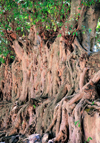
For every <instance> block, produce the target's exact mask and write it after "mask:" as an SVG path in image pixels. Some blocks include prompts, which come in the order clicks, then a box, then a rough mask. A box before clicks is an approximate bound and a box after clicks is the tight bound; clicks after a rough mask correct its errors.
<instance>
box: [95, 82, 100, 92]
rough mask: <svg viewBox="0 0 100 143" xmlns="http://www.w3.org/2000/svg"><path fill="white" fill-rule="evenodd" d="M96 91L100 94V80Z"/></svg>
mask: <svg viewBox="0 0 100 143" xmlns="http://www.w3.org/2000/svg"><path fill="white" fill-rule="evenodd" d="M96 91H97V93H98V95H99V94H100V80H99V81H98V82H97V83H96Z"/></svg>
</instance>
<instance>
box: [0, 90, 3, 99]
mask: <svg viewBox="0 0 100 143" xmlns="http://www.w3.org/2000/svg"><path fill="white" fill-rule="evenodd" d="M2 100H3V93H2V90H1V89H0V101H2Z"/></svg>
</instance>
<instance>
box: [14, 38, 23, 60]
mask: <svg viewBox="0 0 100 143" xmlns="http://www.w3.org/2000/svg"><path fill="white" fill-rule="evenodd" d="M12 47H13V48H14V50H15V53H16V55H17V56H18V58H20V59H21V60H22V58H23V53H24V51H23V49H22V48H21V47H20V45H19V44H18V41H17V40H15V41H14V42H13V46H12Z"/></svg>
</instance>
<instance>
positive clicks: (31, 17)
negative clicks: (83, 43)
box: [0, 0, 100, 62]
mask: <svg viewBox="0 0 100 143" xmlns="http://www.w3.org/2000/svg"><path fill="white" fill-rule="evenodd" d="M95 2H100V0H89V1H88V0H82V1H81V4H82V5H85V6H91V5H93V4H95ZM70 8H71V0H67V1H65V0H62V1H61V0H37V1H33V0H0V15H1V19H0V37H1V39H0V55H4V56H7V55H8V53H10V52H11V50H9V47H8V44H9V43H7V40H6V39H5V37H4V33H3V30H4V29H5V30H13V31H15V32H16V33H17V34H18V35H19V33H20V34H21V36H23V35H26V36H27V35H28V32H29V29H30V27H31V25H33V24H35V25H37V26H38V27H40V26H42V28H43V29H46V30H48V29H49V30H51V29H52V30H54V31H56V30H57V29H58V28H61V27H62V25H63V22H64V20H66V22H67V19H68V16H69V13H68V12H70ZM78 9H79V10H81V7H79V8H78ZM79 16H80V13H78V14H77V16H76V20H78V17H79ZM71 20H74V19H73V18H72V19H71ZM65 28H67V27H65ZM72 29H73V27H70V29H69V31H68V33H67V34H68V35H70V34H71V30H72ZM99 29H100V22H99V24H98V26H97V30H98V31H99ZM91 31H92V30H91V29H89V33H90V32H91ZM83 33H84V34H85V31H83ZM73 35H76V36H78V33H77V32H76V29H75V30H74V31H73ZM58 37H61V35H59V36H58ZM1 45H2V46H1ZM8 51H9V52H8ZM4 52H5V54H4ZM2 61H3V62H4V60H2Z"/></svg>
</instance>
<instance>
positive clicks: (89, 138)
mask: <svg viewBox="0 0 100 143" xmlns="http://www.w3.org/2000/svg"><path fill="white" fill-rule="evenodd" d="M90 140H92V138H91V137H88V139H87V141H86V142H84V143H87V142H89V141H90Z"/></svg>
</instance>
